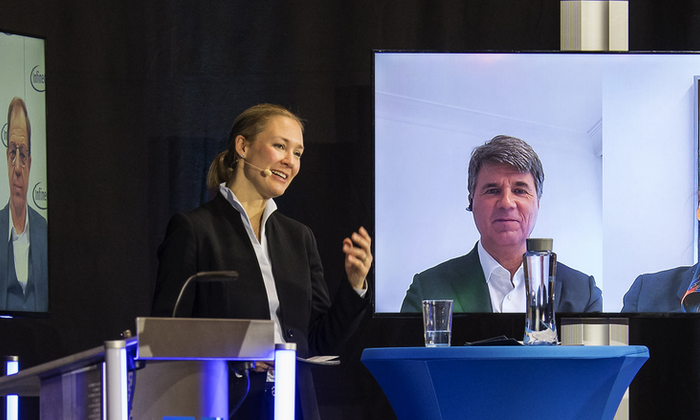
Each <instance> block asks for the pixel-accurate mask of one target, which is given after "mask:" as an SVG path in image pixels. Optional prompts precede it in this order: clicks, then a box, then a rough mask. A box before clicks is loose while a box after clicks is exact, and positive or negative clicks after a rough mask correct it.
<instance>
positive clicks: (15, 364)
mask: <svg viewBox="0 0 700 420" xmlns="http://www.w3.org/2000/svg"><path fill="white" fill-rule="evenodd" d="M17 372H19V357H17V356H7V357H6V358H5V375H7V376H9V375H14V374H16V373H17ZM5 404H6V408H7V409H6V413H5V419H6V420H17V419H18V418H19V397H18V396H17V395H8V396H7V397H5Z"/></svg>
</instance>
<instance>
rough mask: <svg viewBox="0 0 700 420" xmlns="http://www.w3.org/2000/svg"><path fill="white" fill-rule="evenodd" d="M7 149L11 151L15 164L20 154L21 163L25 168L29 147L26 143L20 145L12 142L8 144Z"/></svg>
mask: <svg viewBox="0 0 700 420" xmlns="http://www.w3.org/2000/svg"><path fill="white" fill-rule="evenodd" d="M7 150H8V151H9V156H10V161H11V162H12V164H13V165H14V164H15V160H17V155H19V163H20V164H21V165H22V167H23V168H24V167H25V166H27V158H28V157H29V149H28V148H27V147H26V146H25V145H23V144H22V145H20V146H17V144H16V143H12V142H10V145H9V146H7Z"/></svg>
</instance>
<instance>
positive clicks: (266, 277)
mask: <svg viewBox="0 0 700 420" xmlns="http://www.w3.org/2000/svg"><path fill="white" fill-rule="evenodd" d="M219 191H220V192H221V194H222V195H223V196H224V197H225V198H226V200H227V201H228V202H229V203H230V204H231V205H232V206H233V208H235V209H236V210H238V212H239V213H240V214H241V220H242V221H243V226H245V230H246V232H247V233H248V239H250V243H251V244H252V245H253V249H254V250H255V256H256V257H257V259H258V265H259V266H260V272H261V273H262V277H263V282H264V283H265V291H266V292H267V300H268V302H269V306H270V319H271V320H272V321H273V322H274V324H275V343H285V341H284V336H283V335H282V325H280V320H279V307H280V301H279V297H278V296H277V287H276V286H275V277H274V276H273V275H272V263H271V262H270V253H269V251H268V249H267V238H266V237H265V223H266V222H267V219H268V218H269V217H270V215H271V214H272V213H274V212H275V210H277V204H275V202H274V200H272V199H269V200H267V203H266V204H265V210H264V211H263V216H262V220H261V222H260V241H258V237H257V236H255V231H254V230H253V225H252V223H250V219H249V218H248V214H247V213H246V211H245V209H244V208H243V204H241V202H240V201H238V198H237V197H236V195H235V194H234V193H233V191H231V190H230V189H229V188H228V187H227V186H226V184H225V183H221V185H219Z"/></svg>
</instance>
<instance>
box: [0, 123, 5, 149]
mask: <svg viewBox="0 0 700 420" xmlns="http://www.w3.org/2000/svg"><path fill="white" fill-rule="evenodd" d="M0 140H2V144H4V145H5V147H7V123H5V125H3V126H2V131H0Z"/></svg>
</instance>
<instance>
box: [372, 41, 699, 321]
mask: <svg viewBox="0 0 700 420" xmlns="http://www.w3.org/2000/svg"><path fill="white" fill-rule="evenodd" d="M386 53H391V54H479V55H489V54H517V55H523V54H528V55H534V54H546V55H563V54H576V55H591V54H593V55H601V54H602V55H618V56H620V55H622V56H624V55H658V56H663V55H693V56H698V52H695V51H668V52H657V51H634V52H600V51H595V52H576V51H536V50H533V51H433V50H388V49H378V50H373V51H372V88H373V89H372V93H373V97H372V104H373V108H372V109H373V110H375V113H376V106H377V105H376V57H377V56H378V55H379V54H386ZM699 57H700V56H699ZM697 73H698V74H700V70H699V71H698V72H697ZM699 89H700V88H698V85H697V78H696V80H695V94H696V95H697V93H698V90H699ZM694 106H695V109H694V116H695V118H694V120H695V127H694V130H695V137H694V139H695V142H694V146H695V156H696V160H697V155H698V152H697V150H698V138H699V134H698V127H697V125H698V100H697V97H696V98H695V101H694ZM372 127H373V128H374V130H373V133H374V134H375V136H376V130H377V128H376V115H374V114H373V115H372ZM495 134H500V133H495ZM485 140H488V139H484V141H485ZM375 145H376V137H375V142H373V143H372V146H373V150H372V160H373V161H372V166H373V168H375V170H376V164H377V163H376V157H375V156H376V149H375ZM696 169H697V168H696ZM545 170H546V168H545ZM694 176H695V179H694V180H693V184H694V185H695V186H696V187H697V186H698V171H697V170H696V171H695V174H694ZM374 179H375V182H376V174H375V178H374ZM375 186H376V185H373V187H375ZM545 190H546V188H545ZM374 202H375V206H377V202H378V199H377V196H376V191H375V196H374ZM376 216H377V215H376V209H375V232H376V227H377V226H376V223H377V220H376ZM694 226H695V228H694V229H693V237H694V241H693V242H694V246H693V250H692V252H693V263H697V259H698V257H697V256H698V225H697V220H696V221H695V224H694ZM376 240H377V238H375V246H376ZM469 249H470V248H469ZM469 249H465V250H464V252H463V253H462V254H461V255H463V254H465V253H466V252H468V251H469ZM375 250H376V248H375ZM375 252H376V251H375ZM455 256H457V255H455ZM381 258H382V256H381V254H378V255H377V254H375V264H376V263H377V262H379V263H380V264H381ZM425 268H429V267H428V266H426V267H425ZM640 274H641V273H640ZM374 277H375V279H374V282H375V284H374V287H373V289H374V290H373V293H374V294H375V296H374V297H375V299H374V301H373V314H374V316H379V317H404V316H409V317H410V316H415V314H405V313H400V312H398V310H397V311H396V312H389V311H381V312H378V311H377V295H376V294H377V290H378V288H377V287H376V286H377V284H376V282H377V281H379V282H381V279H378V278H377V277H378V275H377V273H376V266H375V276H374ZM631 280H634V279H631ZM408 284H410V282H409V283H408ZM604 297H605V295H604ZM604 313H605V314H608V315H610V314H617V315H618V316H619V314H620V312H604ZM627 314H628V313H624V315H625V316H626V315H627ZM630 314H631V315H635V316H636V315H639V314H644V315H650V314H651V315H654V314H656V315H661V314H663V316H665V317H666V316H669V315H673V316H676V315H680V316H683V315H684V314H678V313H671V312H651V313H642V312H639V313H630ZM467 315H474V313H467ZM570 315H576V314H570ZM581 315H583V314H581ZM586 315H587V314H586ZM685 315H690V316H694V314H685Z"/></svg>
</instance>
